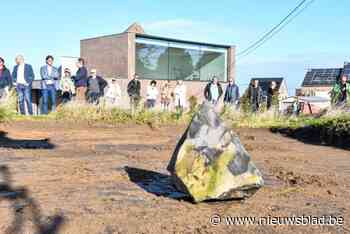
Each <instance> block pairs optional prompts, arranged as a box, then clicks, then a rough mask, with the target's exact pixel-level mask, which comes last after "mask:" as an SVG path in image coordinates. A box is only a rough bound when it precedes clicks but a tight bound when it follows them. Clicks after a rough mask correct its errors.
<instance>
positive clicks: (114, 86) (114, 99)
mask: <svg viewBox="0 0 350 234" xmlns="http://www.w3.org/2000/svg"><path fill="white" fill-rule="evenodd" d="M105 96H106V100H107V102H108V104H111V105H115V104H117V103H118V101H119V100H120V98H121V97H122V94H121V89H120V86H119V84H118V83H117V80H116V79H112V82H111V83H110V84H109V85H108V89H107V92H106V95H105Z"/></svg>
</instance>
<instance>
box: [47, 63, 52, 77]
mask: <svg viewBox="0 0 350 234" xmlns="http://www.w3.org/2000/svg"><path fill="white" fill-rule="evenodd" d="M47 74H48V75H49V76H51V74H52V66H49V65H47Z"/></svg>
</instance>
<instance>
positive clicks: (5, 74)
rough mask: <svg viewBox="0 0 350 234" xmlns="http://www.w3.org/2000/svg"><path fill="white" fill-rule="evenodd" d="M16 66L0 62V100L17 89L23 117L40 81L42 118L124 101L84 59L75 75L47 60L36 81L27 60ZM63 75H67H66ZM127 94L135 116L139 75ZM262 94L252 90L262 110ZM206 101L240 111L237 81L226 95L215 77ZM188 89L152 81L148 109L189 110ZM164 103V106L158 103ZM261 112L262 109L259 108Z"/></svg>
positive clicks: (112, 84) (113, 82)
mask: <svg viewBox="0 0 350 234" xmlns="http://www.w3.org/2000/svg"><path fill="white" fill-rule="evenodd" d="M15 62H16V65H15V66H14V68H13V70H12V72H10V70H9V69H8V68H7V67H6V66H5V60H4V59H3V58H0V99H3V98H4V97H6V96H7V95H8V94H9V91H10V90H11V89H12V88H14V89H15V91H16V93H17V96H18V107H19V112H20V113H21V114H23V115H24V114H29V115H33V108H32V84H33V81H34V80H40V85H41V88H40V92H41V100H42V101H41V105H40V106H41V108H40V114H43V115H46V114H48V113H49V112H53V111H55V110H56V107H57V103H58V100H59V102H60V103H62V104H66V103H68V102H70V101H71V100H73V99H75V100H76V101H78V102H87V103H90V104H99V103H100V98H101V97H104V100H105V101H106V102H107V103H109V104H111V105H114V104H118V102H119V101H120V100H121V97H122V90H121V88H120V86H119V84H118V81H117V80H116V79H112V80H111V82H107V81H106V80H104V79H103V78H102V77H100V76H98V75H97V70H96V69H91V70H90V72H89V71H88V70H87V68H86V67H85V61H84V59H83V58H79V59H78V60H77V62H76V66H77V71H76V73H75V74H72V72H71V71H70V70H69V69H67V68H66V69H64V70H63V71H61V69H60V68H57V67H55V66H54V57H53V56H51V55H48V56H46V58H45V65H44V66H42V67H41V68H40V78H41V79H35V73H34V71H33V67H32V66H31V65H30V64H27V63H25V60H24V57H23V56H22V55H18V56H16V58H15ZM62 73H63V74H62ZM127 94H128V96H129V99H130V109H131V112H132V113H135V111H136V110H137V108H138V106H139V105H140V101H141V100H142V97H141V82H140V80H139V75H138V74H135V75H134V76H133V78H132V80H131V81H129V83H128V86H127ZM259 95H260V93H259V91H255V89H252V98H251V99H252V102H254V103H256V106H257V107H258V105H259V102H258V101H257V100H258V99H259ZM204 97H205V99H206V100H207V101H209V102H211V103H213V104H214V105H216V104H218V103H219V101H220V100H221V98H222V97H223V102H224V103H225V104H226V105H231V106H233V107H234V108H237V109H238V107H239V100H240V95H239V88H238V86H237V85H236V84H235V82H234V80H233V79H230V80H229V83H228V85H227V86H226V90H225V92H224V90H223V87H222V85H221V84H220V82H219V79H218V77H216V76H213V77H212V79H211V81H210V82H209V83H208V84H207V85H206V86H205V88H204ZM187 98H188V97H187V87H186V85H185V83H184V82H183V81H182V80H178V81H176V85H175V87H172V85H171V82H170V81H166V82H163V84H162V85H161V86H160V87H158V84H157V81H156V80H152V81H150V83H149V85H148V87H147V89H146V95H145V100H146V101H145V107H146V108H149V109H152V108H155V107H156V106H158V104H160V107H161V109H162V110H163V111H170V110H171V109H172V108H173V107H174V108H175V109H176V110H179V111H181V112H182V111H183V110H184V109H186V107H187ZM158 100H160V103H157V101H158ZM256 109H258V108H256Z"/></svg>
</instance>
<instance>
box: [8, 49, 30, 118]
mask: <svg viewBox="0 0 350 234" xmlns="http://www.w3.org/2000/svg"><path fill="white" fill-rule="evenodd" d="M15 61H16V66H15V67H14V68H13V71H12V81H13V84H14V85H15V86H16V92H17V96H18V102H19V111H20V113H21V114H22V115H25V114H26V109H25V105H24V103H26V104H27V110H28V114H29V115H33V107H32V83H33V80H34V78H35V75H34V71H33V67H32V66H31V65H29V64H26V63H25V62H24V57H23V55H17V56H16V60H15Z"/></svg>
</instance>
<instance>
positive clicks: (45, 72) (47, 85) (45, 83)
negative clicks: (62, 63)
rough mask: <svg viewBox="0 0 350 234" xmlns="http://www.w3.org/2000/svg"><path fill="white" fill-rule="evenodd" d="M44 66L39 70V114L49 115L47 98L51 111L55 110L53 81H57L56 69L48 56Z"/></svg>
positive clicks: (51, 57) (52, 59)
mask: <svg viewBox="0 0 350 234" xmlns="http://www.w3.org/2000/svg"><path fill="white" fill-rule="evenodd" d="M45 61H46V65H44V66H42V67H41V68H40V75H41V79H42V87H41V88H42V89H41V92H42V95H43V103H42V110H41V113H42V114H43V115H47V114H48V113H49V98H50V100H51V111H55V110H56V87H55V80H57V79H58V77H59V73H58V69H57V68H56V67H54V66H53V61H54V58H53V56H51V55H48V56H47V57H46V59H45Z"/></svg>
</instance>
